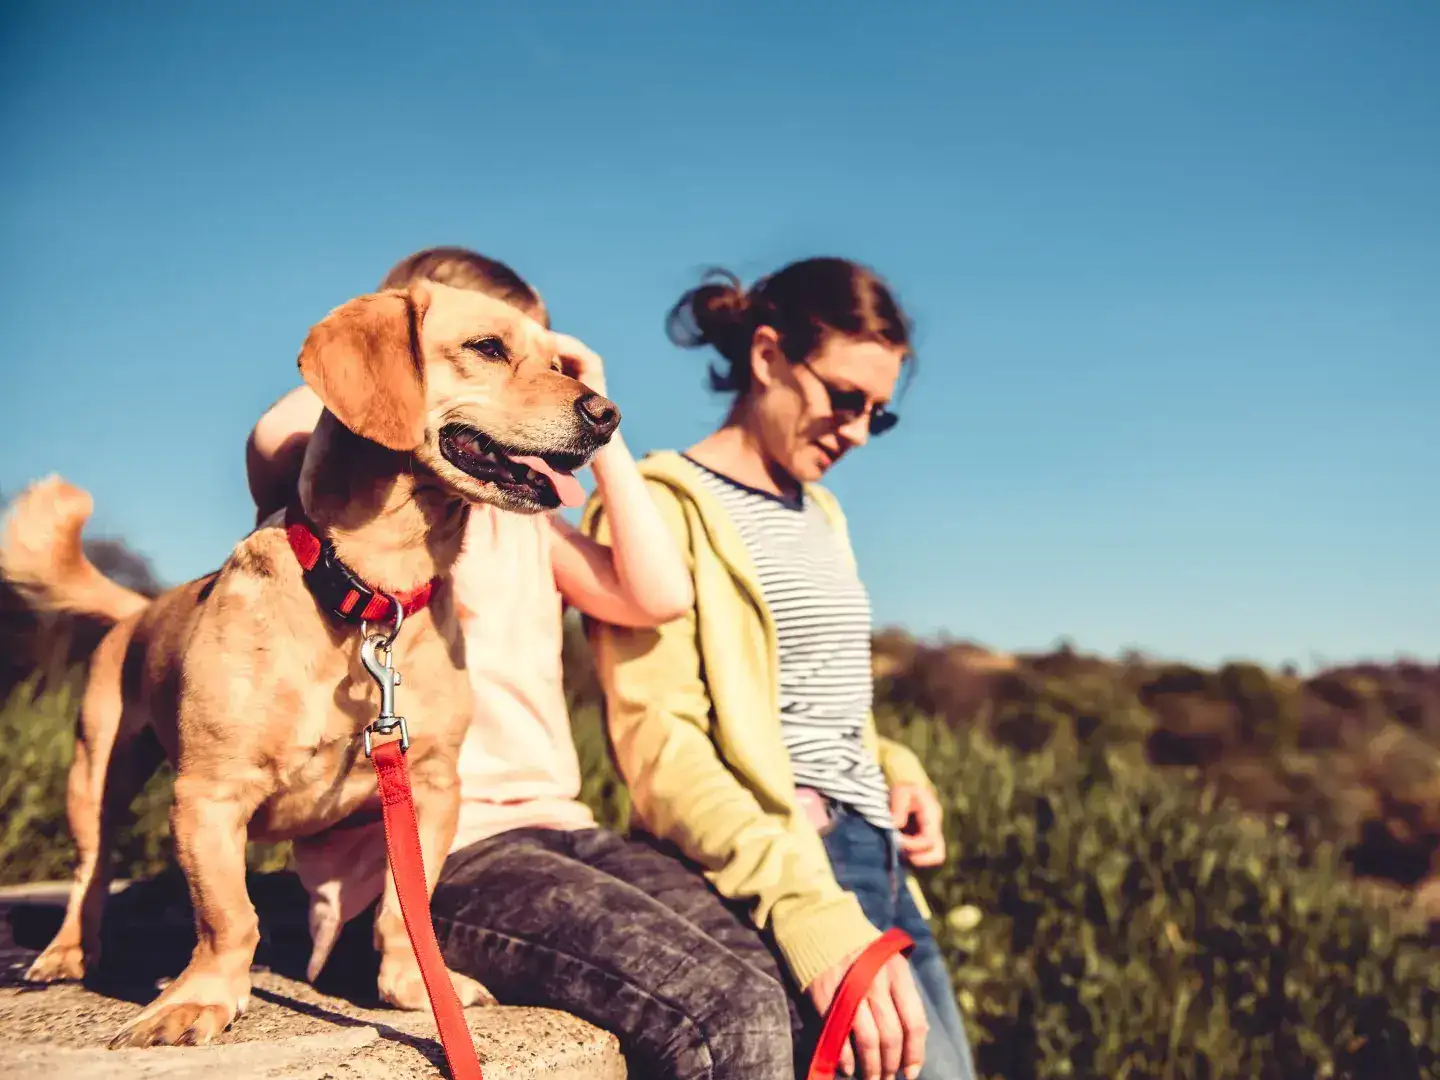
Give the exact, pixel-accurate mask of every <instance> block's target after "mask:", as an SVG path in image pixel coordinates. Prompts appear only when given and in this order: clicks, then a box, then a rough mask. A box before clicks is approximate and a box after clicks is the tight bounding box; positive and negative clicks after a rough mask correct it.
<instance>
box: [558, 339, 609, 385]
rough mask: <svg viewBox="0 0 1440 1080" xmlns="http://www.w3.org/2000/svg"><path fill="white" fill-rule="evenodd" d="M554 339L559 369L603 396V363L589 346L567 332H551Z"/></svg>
mask: <svg viewBox="0 0 1440 1080" xmlns="http://www.w3.org/2000/svg"><path fill="white" fill-rule="evenodd" d="M550 336H551V337H552V338H553V339H554V340H555V351H556V353H558V354H559V357H560V369H561V370H562V371H563V372H564V373H565V374H566V375H569V376H570V378H572V379H578V380H579V381H580V382H582V383H584V384H585V385H586V386H588V387H589V388H590V389H591V390H594V391H595V393H597V394H599V395H600V396H601V397H605V396H606V394H605V364H604V362H603V361H601V359H600V357H599V356H597V355H596V354H595V353H594V352H593V351H592V350H591V349H590V347H589V346H587V345H586V344H585V343H584V342H583V341H581V340H580V339H579V338H576V337H571V336H570V335H569V334H559V333H554V332H553V331H552V332H551V335H550Z"/></svg>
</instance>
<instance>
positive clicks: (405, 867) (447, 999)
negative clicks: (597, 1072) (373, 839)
mask: <svg viewBox="0 0 1440 1080" xmlns="http://www.w3.org/2000/svg"><path fill="white" fill-rule="evenodd" d="M370 760H371V761H373V762H374V763H375V776H376V778H377V779H378V780H379V781H380V803H381V806H382V807H383V808H384V813H385V851H386V854H387V855H388V856H389V859H390V873H392V874H393V875H395V890H396V891H397V892H398V893H399V894H400V913H401V915H403V916H404V917H405V932H406V933H407V934H409V935H410V945H411V947H412V948H413V949H414V950H415V959H416V960H418V961H419V963H420V975H421V977H422V978H423V979H424V980H425V993H426V994H428V995H429V996H430V1009H431V1011H432V1012H434V1014H435V1024H436V1026H437V1027H439V1029H440V1043H441V1045H442V1046H444V1048H445V1061H446V1062H447V1063H448V1064H449V1066H450V1076H451V1077H452V1080H483V1078H482V1076H481V1073H480V1059H479V1058H478V1057H477V1056H476V1055H475V1043H474V1042H473V1041H472V1040H471V1038H470V1028H469V1027H468V1026H467V1025H466V1023H465V1010H464V1009H463V1008H462V1007H461V1005H460V998H459V995H457V994H456V993H455V987H454V984H452V983H451V982H450V973H449V972H448V971H447V970H446V969H445V960H444V958H443V957H441V955H440V943H439V942H438V941H436V940H435V927H434V925H433V924H432V923H431V921H430V898H429V895H428V893H427V891H426V888H425V861H424V858H423V856H422V855H421V854H420V828H419V825H418V824H417V823H416V821H415V801H414V799H413V798H412V797H411V794H410V772H409V770H408V769H406V767H405V751H404V750H403V749H402V748H401V745H400V740H398V739H397V740H395V741H393V742H387V743H381V744H380V745H378V746H376V747H374V750H373V752H372V753H371V755H370Z"/></svg>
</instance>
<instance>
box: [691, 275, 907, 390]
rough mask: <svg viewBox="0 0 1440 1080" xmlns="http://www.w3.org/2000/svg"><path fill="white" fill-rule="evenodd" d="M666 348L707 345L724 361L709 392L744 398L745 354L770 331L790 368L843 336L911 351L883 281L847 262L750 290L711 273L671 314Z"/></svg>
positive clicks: (766, 280)
mask: <svg viewBox="0 0 1440 1080" xmlns="http://www.w3.org/2000/svg"><path fill="white" fill-rule="evenodd" d="M665 325H666V331H667V332H668V334H669V336H670V340H671V341H673V342H674V343H675V344H676V345H680V346H682V347H684V348H687V349H694V348H699V347H700V346H703V345H709V346H710V347H711V348H713V349H714V350H715V351H716V352H718V353H719V354H720V356H721V358H722V359H723V360H724V361H725V362H724V364H723V365H720V364H715V365H712V366H711V368H710V386H711V389H713V390H716V391H720V392H725V393H733V394H736V395H740V396H743V395H744V394H745V392H746V391H747V390H749V389H750V374H751V371H750V347H751V343H752V342H753V341H754V339H755V331H756V329H758V328H759V327H761V326H768V327H770V328H771V329H773V330H774V331H775V333H776V334H777V335H778V336H779V338H780V348H781V349H782V350H783V351H784V353H785V357H786V359H788V360H789V361H790V362H791V363H792V364H798V363H801V362H802V361H804V360H807V359H809V358H810V357H811V356H813V355H814V354H815V351H816V350H817V349H819V348H820V347H821V346H822V345H824V344H825V341H826V339H827V338H828V337H830V336H831V335H833V334H840V335H843V336H845V337H852V338H859V339H861V340H864V341H878V342H880V343H882V344H885V345H893V346H895V347H897V348H901V349H905V350H906V351H907V352H908V350H909V348H910V322H909V320H908V319H907V318H906V317H905V312H904V311H902V310H901V308H900V304H899V302H898V301H897V300H896V299H895V297H894V295H893V294H892V293H891V292H890V289H889V287H888V286H886V284H885V282H884V281H883V280H881V278H880V276H879V275H878V274H876V273H875V272H874V271H873V270H871V269H869V268H868V267H865V266H861V265H860V264H858V263H853V262H851V261H850V260H849V259H836V258H814V259H804V260H802V261H801V262H795V263H791V264H790V265H789V266H786V267H783V268H782V269H780V270H777V271H776V272H775V273H773V274H771V275H769V276H768V277H763V278H761V279H760V280H759V281H757V282H756V283H755V284H754V285H752V286H751V287H750V288H749V289H748V290H747V289H746V288H745V287H744V286H743V285H742V284H741V283H740V279H739V278H737V277H736V276H735V275H734V274H731V273H729V272H728V271H725V270H712V271H710V272H709V273H708V274H706V275H705V280H703V281H702V283H701V284H699V285H697V286H695V288H693V289H691V290H690V291H689V292H687V293H686V294H685V295H684V296H682V297H681V298H680V299H679V301H677V302H676V304H675V306H674V307H673V308H671V309H670V314H669V316H668V318H667V319H666V324H665Z"/></svg>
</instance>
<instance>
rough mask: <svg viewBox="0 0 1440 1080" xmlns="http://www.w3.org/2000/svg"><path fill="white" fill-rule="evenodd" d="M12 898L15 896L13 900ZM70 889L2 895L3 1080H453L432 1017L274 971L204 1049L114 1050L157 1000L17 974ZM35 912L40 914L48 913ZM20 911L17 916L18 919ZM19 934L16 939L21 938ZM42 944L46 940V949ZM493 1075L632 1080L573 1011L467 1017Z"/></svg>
mask: <svg viewBox="0 0 1440 1080" xmlns="http://www.w3.org/2000/svg"><path fill="white" fill-rule="evenodd" d="M7 893H8V895H7ZM58 896H63V891H58V892H57V890H54V889H44V888H41V889H35V888H30V889H27V890H24V891H23V893H22V894H20V895H17V891H16V890H0V928H3V930H0V964H3V967H4V971H3V975H4V979H3V986H0V1076H3V1077H6V1078H7V1080H56V1078H61V1077H63V1078H65V1080H71V1078H74V1080H152V1078H154V1080H192V1078H193V1080H199V1078H201V1077H218V1076H223V1077H227V1078H234V1080H252V1078H253V1080H260V1078H262V1077H263V1078H265V1080H380V1078H382V1077H394V1078H398V1080H411V1078H420V1077H425V1078H434V1077H442V1076H445V1075H447V1074H446V1072H445V1070H444V1067H443V1066H444V1055H443V1051H442V1050H441V1048H440V1043H439V1041H438V1039H437V1037H436V1033H435V1022H434V1020H433V1019H432V1018H431V1016H430V1014H429V1013H428V1012H424V1013H407V1012H400V1011H397V1010H394V1009H385V1008H374V1007H370V1006H367V1005H365V1004H357V1003H356V1002H355V1001H351V1000H347V999H346V998H343V997H336V996H332V995H329V994H324V993H321V992H319V991H317V990H316V989H314V988H313V987H311V986H309V985H308V984H306V983H303V982H298V981H296V980H294V979H291V978H287V977H285V976H283V975H278V974H275V973H274V972H270V971H263V970H257V971H256V972H255V975H254V990H253V992H252V996H251V1001H250V1008H249V1011H247V1012H246V1014H245V1015H244V1016H242V1017H240V1018H239V1019H238V1020H237V1021H236V1022H235V1023H234V1024H233V1025H232V1026H231V1028H230V1030H229V1031H227V1032H225V1033H224V1034H223V1035H221V1036H220V1037H219V1039H217V1040H216V1042H215V1043H214V1044H213V1045H211V1046H206V1047H197V1048H190V1047H152V1048H150V1049H144V1050H108V1049H106V1048H105V1044H106V1043H107V1042H108V1041H109V1039H110V1037H111V1036H112V1035H114V1033H115V1032H116V1031H117V1030H119V1028H120V1027H121V1025H123V1024H124V1023H125V1022H126V1021H127V1020H128V1019H129V1018H130V1017H132V1016H134V1015H135V1014H136V1013H137V1012H138V1011H139V1010H140V1008H141V1003H142V1001H143V1000H144V999H145V998H147V997H148V996H150V995H153V994H154V993H155V989H154V986H153V984H151V985H150V986H148V987H146V988H145V989H144V991H143V992H137V989H136V988H135V987H133V986H131V987H126V988H122V989H118V990H117V989H113V988H112V987H110V986H108V985H107V987H106V992H105V993H101V992H97V991H96V990H94V989H88V988H86V987H82V986H79V985H75V984H62V985H55V986H49V987H44V988H40V989H30V988H26V987H24V986H22V985H20V983H19V980H18V974H19V972H20V971H22V970H23V967H24V965H26V964H28V963H29V960H30V958H32V957H33V956H34V955H35V949H36V945H35V943H34V941H33V940H29V939H28V938H27V937H26V935H25V934H16V933H15V932H14V930H15V928H16V926H17V925H25V924H26V922H27V919H28V920H29V921H30V922H31V923H33V922H34V920H35V919H36V917H37V911H36V909H37V907H41V908H43V907H48V906H50V905H53V904H54V903H55V902H56V900H57V899H58ZM39 914H44V912H40V913H39ZM17 916H20V917H19V918H17ZM17 938H18V939H19V940H17ZM42 944H43V942H42ZM466 1020H467V1021H468V1022H469V1025H470V1030H471V1033H472V1034H473V1036H474V1038H475V1045H476V1048H477V1050H478V1051H479V1055H480V1061H481V1064H482V1066H483V1068H484V1071H485V1076H486V1080H522V1078H523V1080H530V1078H532V1077H533V1078H535V1080H541V1078H545V1080H561V1078H576V1080H579V1078H584V1080H624V1077H625V1075H626V1074H625V1065H624V1062H623V1059H622V1058H621V1056H620V1052H619V1047H618V1045H617V1043H616V1040H615V1038H614V1037H613V1036H611V1035H609V1034H607V1033H605V1032H603V1031H600V1030H598V1029H596V1028H594V1027H592V1026H591V1025H589V1024H586V1023H585V1022H584V1021H581V1020H578V1019H576V1018H575V1017H573V1016H569V1015H567V1014H565V1013H561V1012H555V1011H552V1010H548V1009H522V1008H509V1007H501V1006H496V1007H490V1008H481V1007H477V1008H472V1009H468V1010H466Z"/></svg>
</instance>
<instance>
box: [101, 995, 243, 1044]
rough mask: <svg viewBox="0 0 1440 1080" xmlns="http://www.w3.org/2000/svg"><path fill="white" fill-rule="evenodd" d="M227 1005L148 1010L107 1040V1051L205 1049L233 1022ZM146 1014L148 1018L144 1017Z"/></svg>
mask: <svg viewBox="0 0 1440 1080" xmlns="http://www.w3.org/2000/svg"><path fill="white" fill-rule="evenodd" d="M236 1011H237V1010H236V1009H235V1008H233V1007H231V1006H228V1005H201V1004H197V1003H190V1002H181V1003H177V1004H174V1005H165V1006H162V1007H161V1008H159V1009H156V1010H155V1011H154V1012H153V1013H151V1012H150V1011H149V1010H148V1009H147V1010H146V1011H145V1012H143V1013H141V1014H140V1015H139V1016H138V1017H137V1018H136V1019H135V1020H134V1021H133V1022H131V1023H130V1024H127V1025H126V1026H125V1027H124V1028H122V1029H121V1031H120V1034H118V1035H116V1036H115V1038H113V1039H111V1040H110V1049H111V1050H119V1049H122V1048H124V1047H130V1046H204V1045H205V1044H206V1043H208V1042H209V1041H210V1040H211V1039H213V1038H215V1036H216V1035H219V1034H220V1033H221V1032H222V1031H224V1030H225V1029H226V1028H227V1027H229V1026H230V1024H231V1022H232V1021H233V1020H234V1019H235V1015H236ZM147 1014H148V1015H147Z"/></svg>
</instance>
